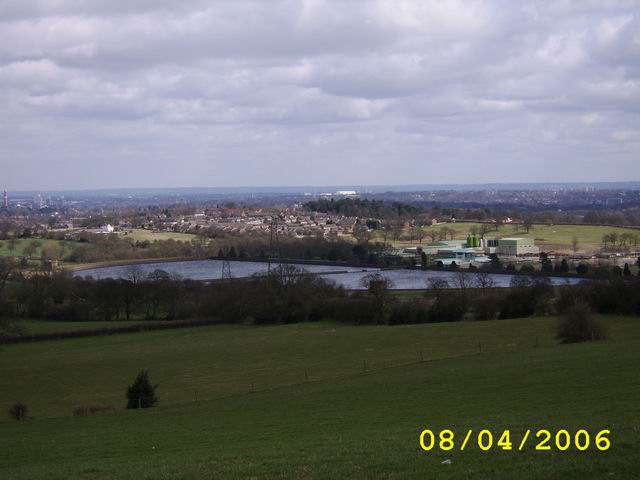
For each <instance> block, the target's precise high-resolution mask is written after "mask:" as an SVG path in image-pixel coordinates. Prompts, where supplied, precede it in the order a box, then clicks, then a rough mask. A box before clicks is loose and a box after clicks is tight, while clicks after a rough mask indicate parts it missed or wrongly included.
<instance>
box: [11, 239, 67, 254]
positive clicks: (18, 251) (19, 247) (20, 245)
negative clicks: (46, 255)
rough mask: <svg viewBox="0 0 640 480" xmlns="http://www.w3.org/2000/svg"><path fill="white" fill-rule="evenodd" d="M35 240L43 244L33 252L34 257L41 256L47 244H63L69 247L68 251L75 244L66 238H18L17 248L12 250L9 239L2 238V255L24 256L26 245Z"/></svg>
mask: <svg viewBox="0 0 640 480" xmlns="http://www.w3.org/2000/svg"><path fill="white" fill-rule="evenodd" d="M33 241H37V242H40V244H41V246H40V247H39V248H38V249H37V250H36V251H35V253H34V254H33V256H34V257H40V256H41V254H42V248H43V247H45V246H47V245H56V244H57V245H63V246H64V247H65V248H66V249H67V250H66V252H67V253H68V252H69V249H70V248H71V246H72V245H74V244H75V243H74V242H70V241H65V240H49V239H43V238H20V239H17V240H16V248H15V250H13V251H10V250H9V248H8V247H9V241H8V240H0V257H8V256H14V257H22V256H23V255H24V253H23V250H24V247H26V246H27V245H29V244H30V243H31V242H33Z"/></svg>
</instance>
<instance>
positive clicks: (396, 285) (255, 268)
mask: <svg viewBox="0 0 640 480" xmlns="http://www.w3.org/2000/svg"><path fill="white" fill-rule="evenodd" d="M229 264H230V266H231V276H232V277H233V278H246V277H250V276H251V275H254V274H266V273H267V269H268V264H267V263H266V262H245V261H229ZM222 265H223V261H222V260H187V261H180V262H155V263H143V264H135V265H118V266H111V267H99V268H90V269H85V270H77V271H75V272H74V275H75V276H79V277H87V276H91V277H93V278H95V279H104V278H128V276H129V275H130V272H131V269H132V268H136V269H137V270H138V271H139V272H140V273H142V275H143V276H146V275H148V274H149V273H151V272H153V271H154V270H163V271H165V272H167V273H168V274H169V275H172V276H173V275H177V276H179V277H180V278H183V279H190V280H219V279H221V278H222ZM272 265H273V264H272ZM290 265H295V266H296V267H298V268H301V269H304V270H305V271H307V272H309V273H312V274H317V275H318V276H320V277H322V278H324V279H326V280H328V281H331V282H334V283H336V284H337V285H340V286H343V287H344V288H346V289H349V290H357V289H361V288H362V287H361V286H360V280H361V279H362V277H364V276H365V275H368V274H370V273H376V272H378V273H381V274H382V275H384V276H385V277H387V278H389V279H390V280H391V283H392V285H391V288H392V289H396V290H422V289H425V288H428V281H429V279H431V278H443V279H446V280H447V281H448V282H449V283H450V284H451V286H455V283H456V276H457V272H455V271H441V270H408V269H394V270H381V269H379V268H362V267H348V266H343V265H338V266H336V265H319V264H313V265H307V264H297V263H290ZM470 275H471V276H472V278H473V275H474V274H473V273H470ZM490 276H491V278H492V280H493V282H494V284H495V286H496V287H508V286H509V285H510V282H511V278H512V277H513V275H508V274H491V275H490ZM550 279H551V282H552V283H553V284H554V285H564V284H576V283H579V282H580V281H581V279H579V278H564V277H550ZM472 282H473V280H472Z"/></svg>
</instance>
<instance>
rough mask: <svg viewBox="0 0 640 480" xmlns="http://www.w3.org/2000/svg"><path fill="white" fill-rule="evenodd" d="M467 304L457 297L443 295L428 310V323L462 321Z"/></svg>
mask: <svg viewBox="0 0 640 480" xmlns="http://www.w3.org/2000/svg"><path fill="white" fill-rule="evenodd" d="M467 308H468V303H467V302H466V301H464V299H462V298H460V296H458V295H444V296H442V297H440V299H439V300H436V302H435V303H434V304H433V305H431V307H430V308H429V322H458V321H460V320H463V319H464V315H465V313H467Z"/></svg>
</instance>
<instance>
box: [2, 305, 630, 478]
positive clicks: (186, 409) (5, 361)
mask: <svg viewBox="0 0 640 480" xmlns="http://www.w3.org/2000/svg"><path fill="white" fill-rule="evenodd" d="M602 320H603V322H605V323H606V324H607V325H608V327H609V329H610V334H611V338H610V339H609V340H607V341H605V342H599V343H589V344H579V345H558V344H557V342H556V341H555V340H554V339H553V326H554V324H555V322H556V320H555V319H553V318H530V319H520V320H508V321H493V322H477V323H472V322H463V323H453V324H432V325H416V326H402V327H353V326H342V325H334V324H328V323H318V324H299V325H286V326H277V327H259V328H258V327H240V326H220V327H207V328H197V329H185V330H174V331H162V332H147V333H143V334H131V335H117V336H109V337H95V338H84V339H75V340H64V341H54V342H44V343H36V344H23V345H12V346H5V347H2V349H1V350H0V406H1V407H2V408H7V407H8V406H9V405H10V404H11V402H13V401H16V400H18V399H21V400H22V401H24V402H26V403H27V404H28V405H29V406H30V407H31V415H32V416H33V417H34V418H33V419H31V420H28V421H26V422H11V421H8V420H6V419H4V420H2V421H0V432H2V433H1V434H0V478H17V479H20V478H24V479H27V478H48V479H66V478H80V479H110V478H124V479H134V478H135V479H143V478H149V479H150V478H183V479H189V478H274V479H275V478H304V479H315V478H332V479H337V478H394V479H406V478H436V479H440V478H442V479H453V478H456V479H459V478H464V479H467V478H468V479H477V478H491V479H512V478H516V477H517V478H519V479H542V478H545V479H546V478H563V479H584V478H605V477H606V478H610V477H613V478H625V479H626V478H634V476H635V475H636V474H637V461H636V460H637V459H638V458H640V440H639V432H640V424H639V422H638V418H640V404H638V402H637V399H638V398H639V397H640V383H639V382H638V381H637V365H638V364H639V361H640V321H638V319H637V318H624V317H606V318H602ZM536 337H537V338H538V341H537V343H538V345H539V347H538V348H536V347H534V345H535V343H536ZM479 342H480V343H481V345H482V352H481V353H480V351H479V346H478V343H479ZM421 350H422V351H423V355H424V358H425V360H427V361H425V362H424V363H418V362H417V361H418V359H419V352H420V351H421ZM365 361H366V369H367V372H366V373H365V372H364V368H365V365H364V362H365ZM141 368H147V369H149V371H150V375H151V378H152V380H153V381H154V382H157V383H159V384H160V387H159V390H158V393H159V396H160V403H159V405H158V406H157V407H156V408H153V409H149V410H143V411H126V410H119V411H116V412H113V413H106V414H98V415H95V416H92V417H73V416H71V412H72V409H73V408H74V407H76V406H79V405H96V404H97V405H108V404H111V405H114V406H117V407H121V406H122V405H123V403H124V390H125V388H126V385H127V384H128V383H130V381H131V380H132V379H133V377H134V376H135V373H136V372H137V371H138V370H139V369H141ZM305 369H306V370H307V375H308V380H309V382H308V383H304V372H305ZM252 381H253V387H254V389H255V392H251V382H252ZM196 392H197V401H196ZM427 426H428V427H430V428H433V429H436V430H437V429H440V428H452V429H453V430H454V431H456V432H462V431H465V430H466V429H467V428H473V429H480V428H489V429H494V430H502V429H505V428H510V429H511V430H512V431H513V433H514V435H518V436H519V437H521V435H522V433H523V432H524V430H525V429H527V428H535V429H537V428H548V429H550V430H552V431H553V430H557V429H559V428H567V429H570V430H574V431H575V429H577V428H587V429H589V430H592V431H595V430H599V429H602V428H609V429H611V431H612V438H613V446H612V448H611V450H609V451H608V452H597V451H594V450H590V451H588V452H577V451H575V449H571V450H569V451H567V452H558V451H552V452H535V451H533V449H532V448H531V447H529V448H525V449H524V450H523V451H522V452H519V451H517V449H516V450H515V451H511V452H502V451H491V452H480V451H479V449H478V448H477V447H475V448H471V449H467V450H465V451H464V452H460V451H451V452H444V453H443V452H432V453H425V452H423V451H421V450H420V449H419V447H418V435H419V433H420V431H421V430H422V429H423V428H426V427H427ZM519 437H518V438H519ZM445 459H450V460H451V464H450V465H443V464H441V462H442V461H443V460H445Z"/></svg>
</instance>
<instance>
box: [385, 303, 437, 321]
mask: <svg viewBox="0 0 640 480" xmlns="http://www.w3.org/2000/svg"><path fill="white" fill-rule="evenodd" d="M428 320H429V316H428V313H427V309H426V308H425V306H424V305H423V304H422V303H419V302H406V303H404V302H400V303H396V304H394V305H391V307H390V308H389V314H388V317H387V323H388V324H389V325H406V324H413V323H425V322H427V321H428Z"/></svg>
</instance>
